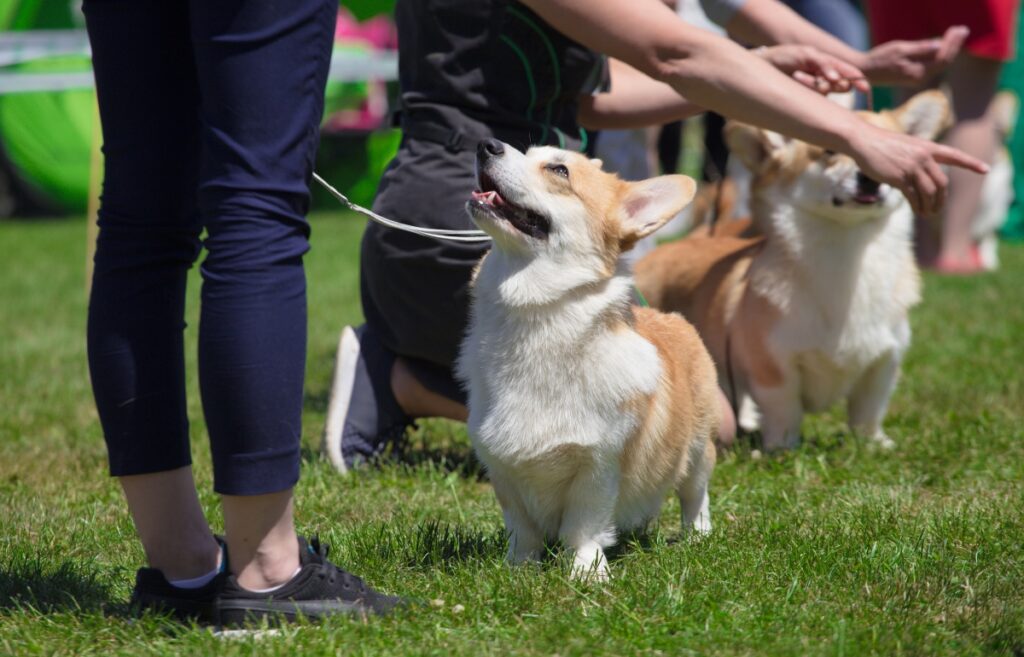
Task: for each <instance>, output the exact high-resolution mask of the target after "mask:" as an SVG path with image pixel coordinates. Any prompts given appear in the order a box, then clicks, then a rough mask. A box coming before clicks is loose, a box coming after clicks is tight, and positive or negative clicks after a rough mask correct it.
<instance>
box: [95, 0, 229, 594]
mask: <svg viewBox="0 0 1024 657" xmlns="http://www.w3.org/2000/svg"><path fill="white" fill-rule="evenodd" d="M83 9H84V12H85V16H86V21H87V27H88V31H89V38H90V41H91V44H92V56H93V67H94V71H95V76H96V88H97V97H98V101H99V107H100V116H101V119H102V125H103V138H104V144H103V150H104V153H105V177H104V184H103V198H102V203H101V207H100V211H99V226H100V231H99V236H98V239H97V244H96V256H95V268H94V273H93V281H92V292H91V296H90V300H89V319H88V355H89V370H90V375H91V378H92V385H93V392H94V395H95V398H96V406H97V409H98V411H99V416H100V421H101V423H102V425H103V432H104V438H105V440H106V443H107V450H108V455H109V461H110V472H111V474H112V475H114V476H117V477H119V478H120V482H121V485H122V488H123V489H124V494H125V497H126V500H127V503H128V508H129V510H130V512H131V515H132V518H133V520H134V522H135V527H136V530H137V532H138V535H139V538H140V539H141V542H142V545H143V549H144V550H145V552H146V559H147V562H148V563H149V565H150V566H151V567H152V568H156V569H159V570H161V571H163V573H164V574H165V576H166V577H167V578H169V579H172V580H174V579H189V578H193V577H196V576H199V575H202V574H205V573H207V572H209V571H210V570H211V569H213V568H214V567H216V565H217V559H218V555H219V548H218V546H217V543H216V542H215V541H214V538H213V535H212V534H211V532H210V528H209V526H208V525H207V523H206V519H205V517H204V516H203V511H202V508H201V506H200V504H199V499H198V497H197V495H196V489H195V485H194V483H193V481H192V470H191V467H190V464H191V457H190V453H189V430H188V418H187V416H186V405H185V359H184V340H183V330H184V328H185V321H184V312H185V280H186V276H187V272H188V270H189V268H190V267H191V266H192V263H193V261H194V260H195V257H196V254H197V253H198V251H199V231H200V225H199V222H198V219H197V217H196V209H195V189H196V170H197V168H198V154H199V141H198V138H199V130H198V121H197V120H196V110H197V107H198V94H197V90H196V82H195V75H194V68H193V63H192V60H191V58H190V57H189V55H188V23H187V18H186V14H185V11H184V10H183V9H182V8H181V7H180V6H179V4H178V3H166V2H158V1H156V0H89V1H87V2H86V3H85V4H84V6H83Z"/></svg>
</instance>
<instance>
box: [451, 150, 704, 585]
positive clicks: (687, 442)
mask: <svg viewBox="0 0 1024 657" xmlns="http://www.w3.org/2000/svg"><path fill="white" fill-rule="evenodd" d="M477 174H478V180H479V185H480V190H481V191H479V192H477V193H474V195H473V198H472V200H470V201H469V202H468V204H467V207H468V210H469V213H470V215H471V217H472V218H473V220H474V222H475V223H476V224H477V225H478V226H479V227H480V228H481V229H482V230H484V231H486V232H487V233H488V234H489V235H490V236H491V237H492V238H493V248H492V249H491V251H490V252H489V253H488V254H487V255H486V256H484V258H483V259H482V260H481V261H480V264H479V266H478V267H477V270H476V273H475V276H474V281H473V289H472V304H471V313H470V315H471V317H470V323H469V327H468V329H467V333H466V336H465V338H464V340H463V343H462V348H461V353H460V356H459V359H458V363H457V374H458V376H459V378H460V379H461V380H462V381H463V382H464V384H465V385H466V387H467V390H468V392H469V420H468V429H469V435H470V438H471V440H472V444H473V448H474V450H475V452H476V454H477V455H478V457H479V458H480V460H481V462H482V463H483V464H484V466H485V467H486V469H487V471H488V474H489V475H490V480H491V483H492V484H493V486H494V491H495V493H496V494H497V497H498V502H499V503H500V505H501V508H502V513H503V515H504V519H505V526H506V529H507V530H508V533H509V549H508V555H507V556H508V560H509V561H510V562H512V563H520V562H523V561H529V560H537V559H540V558H541V557H542V555H543V550H544V546H545V543H546V542H548V541H552V540H556V539H557V540H560V541H561V542H562V544H563V545H564V546H565V547H567V548H569V549H571V550H572V551H573V553H574V556H573V567H572V572H573V574H574V576H576V577H595V578H598V579H604V578H606V577H607V575H608V566H607V561H606V559H605V555H604V549H605V548H606V547H608V546H610V545H612V544H613V543H614V542H615V541H616V535H617V533H618V532H621V531H628V530H636V529H640V528H643V527H644V526H645V525H646V524H647V523H649V522H650V521H651V520H653V519H655V518H657V516H658V513H659V510H660V509H661V505H662V503H663V501H664V499H665V496H666V494H667V493H668V492H669V491H670V490H674V491H675V493H676V494H677V495H678V496H679V500H680V504H681V506H682V522H683V527H684V531H686V530H688V529H689V530H696V531H697V532H707V531H710V528H711V520H710V512H709V508H708V480H709V478H710V476H711V471H712V469H713V467H714V464H715V448H714V446H713V443H712V438H713V435H714V433H715V432H716V431H717V428H718V423H719V419H720V418H719V415H720V410H721V409H720V406H719V397H718V395H719V393H718V390H717V381H716V375H715V369H714V364H713V363H712V361H711V358H710V356H709V355H708V353H707V350H706V349H705V348H704V346H703V344H702V343H701V341H700V337H699V336H698V335H697V332H696V331H695V330H694V329H693V327H692V326H690V325H689V324H688V323H687V322H686V321H685V320H684V319H683V318H682V317H680V316H678V315H672V314H664V313H660V312H656V311H654V310H651V309H648V308H636V307H634V306H633V304H632V303H631V300H632V298H633V293H634V290H633V280H632V277H631V274H630V267H629V265H628V264H627V263H626V262H625V261H623V260H622V259H621V258H620V256H621V255H622V253H623V252H624V251H627V250H628V249H630V248H631V247H632V246H633V245H634V244H636V242H637V241H638V240H640V239H642V238H643V237H645V236H647V235H650V234H651V233H653V232H654V231H655V230H656V229H658V228H659V227H660V226H661V225H663V224H664V223H665V222H667V221H668V220H670V219H671V218H672V217H673V216H675V215H676V213H678V212H679V211H680V210H681V209H682V208H683V207H684V206H685V205H686V204H687V203H689V201H690V199H691V198H692V197H693V193H694V189H695V184H694V182H693V180H692V179H690V178H687V177H685V176H661V177H658V178H652V179H650V180H646V181H642V182H635V183H629V182H625V181H623V180H620V179H619V178H617V177H616V176H614V175H612V174H609V173H605V172H604V171H602V170H601V168H600V162H599V161H597V160H590V159H587V158H586V157H585V156H584V155H581V154H579V153H570V152H567V151H562V150H558V149H554V148H550V147H542V148H531V149H530V150H529V151H528V152H527V153H525V154H524V153H521V152H519V151H517V150H515V149H513V148H512V147H510V146H508V145H506V144H503V143H501V142H499V141H495V140H486V141H484V142H481V144H480V145H479V147H478V149H477Z"/></svg>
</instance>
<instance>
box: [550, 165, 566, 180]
mask: <svg viewBox="0 0 1024 657" xmlns="http://www.w3.org/2000/svg"><path fill="white" fill-rule="evenodd" d="M548 171H550V172H552V173H554V174H555V175H556V176H561V177H563V178H568V177H569V169H567V168H566V166H565V165H564V164H549V165H548Z"/></svg>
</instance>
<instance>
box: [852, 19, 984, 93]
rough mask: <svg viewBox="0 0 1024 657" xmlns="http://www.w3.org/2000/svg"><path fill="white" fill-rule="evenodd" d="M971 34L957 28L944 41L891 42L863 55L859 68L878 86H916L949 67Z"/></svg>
mask: <svg viewBox="0 0 1024 657" xmlns="http://www.w3.org/2000/svg"><path fill="white" fill-rule="evenodd" d="M968 34H970V30H968V29H967V28H966V27H964V26H962V25H957V26H954V27H951V28H949V29H948V30H946V33H945V34H943V35H942V37H941V38H936V39H922V40H920V41H888V42H886V43H883V44H880V45H877V46H875V47H874V48H872V49H871V50H869V51H867V52H866V53H864V57H863V61H862V62H860V66H861V68H862V69H864V72H865V73H867V76H868V79H870V80H871V82H873V83H875V84H889V85H901V86H916V85H920V84H923V83H925V82H927V81H928V80H930V79H931V78H933V77H934V76H935V75H937V74H938V73H940V72H941V71H942V70H943V69H944V68H946V67H947V66H949V64H950V62H952V61H953V59H954V58H956V56H957V54H959V52H960V48H961V47H963V45H964V40H965V39H967V35H968Z"/></svg>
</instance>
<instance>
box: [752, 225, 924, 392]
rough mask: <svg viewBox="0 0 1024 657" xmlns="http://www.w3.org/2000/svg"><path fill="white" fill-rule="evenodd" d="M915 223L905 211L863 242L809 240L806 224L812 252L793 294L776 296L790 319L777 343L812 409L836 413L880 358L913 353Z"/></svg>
mask: <svg viewBox="0 0 1024 657" xmlns="http://www.w3.org/2000/svg"><path fill="white" fill-rule="evenodd" d="M908 220H909V218H908V217H904V216H902V213H901V211H900V210H897V215H896V216H893V217H890V218H889V221H888V223H887V224H886V225H885V226H884V228H882V230H880V231H877V232H874V233H872V232H870V231H867V230H865V231H864V233H863V234H860V235H858V234H857V229H844V230H842V231H836V230H832V229H828V233H827V235H820V234H819V235H814V234H808V232H809V229H808V227H807V226H808V224H810V223H811V222H806V223H803V222H802V223H803V225H802V226H801V228H802V230H801V237H802V238H803V239H804V240H805V241H804V243H803V245H802V246H803V247H804V248H803V249H801V251H800V253H799V256H798V259H797V261H796V262H794V263H792V265H791V267H790V276H789V277H788V285H787V286H786V287H787V288H788V289H785V290H784V292H783V291H782V290H780V289H775V290H773V296H775V297H776V298H777V299H778V297H780V296H782V297H784V299H779V300H781V301H784V302H785V305H784V306H783V307H784V308H785V309H786V312H784V314H783V316H782V318H781V319H780V320H779V322H778V323H777V324H776V326H775V328H774V330H773V331H772V333H771V335H770V337H769V340H770V343H771V345H772V348H773V351H774V352H775V353H776V354H777V356H779V357H780V359H781V360H783V361H784V362H785V363H786V365H788V366H789V367H791V368H792V369H793V370H795V372H796V373H797V375H798V376H799V380H800V389H801V397H802V398H803V400H804V405H805V407H806V408H807V410H812V411H817V410H823V409H825V408H827V407H828V406H831V405H832V404H833V403H835V402H836V401H838V400H839V399H841V398H843V397H845V396H846V395H847V394H848V393H849V391H850V389H851V388H852V386H853V385H854V384H855V383H856V382H857V381H858V380H859V379H860V377H861V376H862V375H863V374H864V372H865V371H866V370H867V369H868V368H869V367H870V366H871V365H873V364H874V363H875V362H877V361H878V360H879V359H880V358H883V357H885V356H887V355H889V354H892V353H898V354H900V355H902V353H903V352H904V351H905V350H906V348H907V347H908V346H909V344H910V324H909V321H908V315H907V313H908V311H909V309H910V307H911V306H913V305H914V304H915V303H917V301H918V300H919V283H918V279H917V273H916V269H915V266H914V264H913V255H912V252H911V248H910V243H909V237H908V234H909V225H906V222H907V221H908ZM837 236H839V237H843V238H846V239H848V240H849V242H847V243H844V242H843V241H842V240H840V239H837ZM755 275H756V274H755ZM779 287H781V286H779ZM780 292H783V293H782V294H780Z"/></svg>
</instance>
